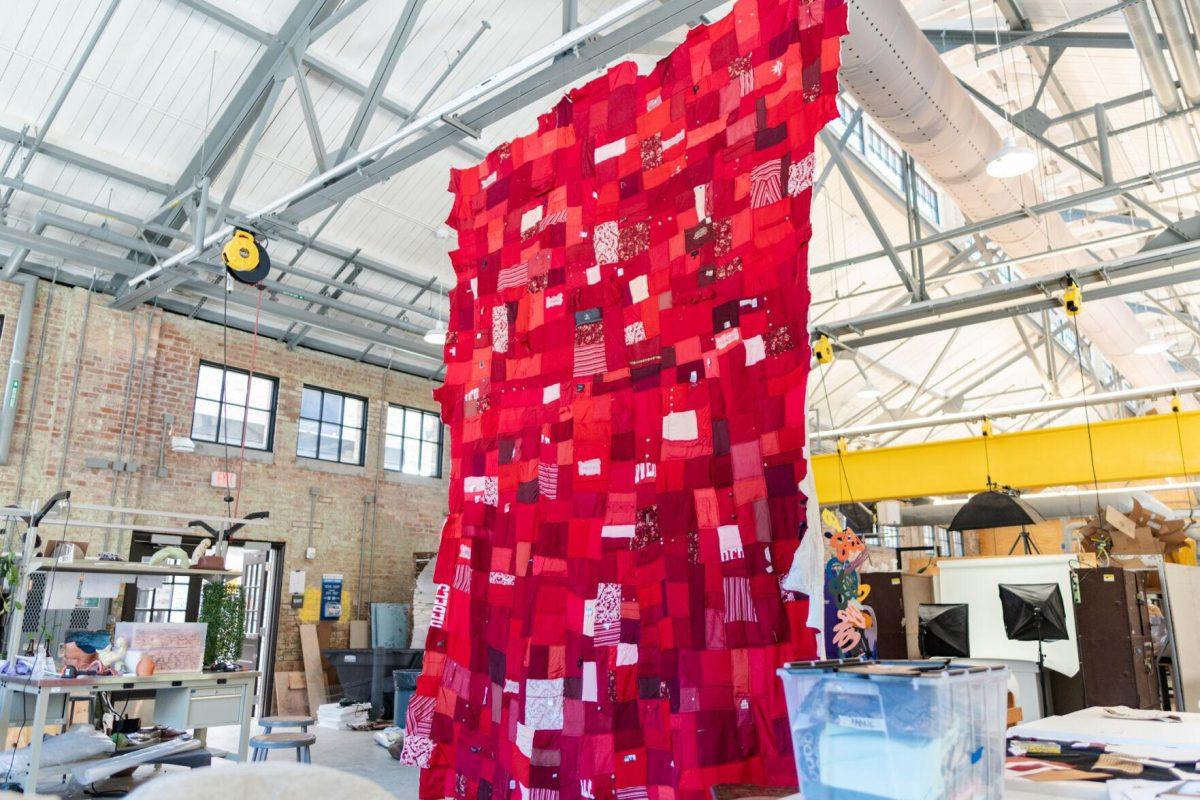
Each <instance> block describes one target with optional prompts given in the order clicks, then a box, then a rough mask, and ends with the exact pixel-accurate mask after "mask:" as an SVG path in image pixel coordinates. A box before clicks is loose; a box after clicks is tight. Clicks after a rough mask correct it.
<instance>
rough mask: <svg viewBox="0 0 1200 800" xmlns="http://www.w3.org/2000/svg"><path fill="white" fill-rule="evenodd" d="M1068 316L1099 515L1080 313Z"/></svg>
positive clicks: (1098, 483) (1094, 453) (1097, 477)
mask: <svg viewBox="0 0 1200 800" xmlns="http://www.w3.org/2000/svg"><path fill="white" fill-rule="evenodd" d="M1068 318H1069V319H1070V320H1071V324H1072V326H1073V328H1074V331H1075V360H1076V366H1077V367H1078V368H1079V386H1080V392H1081V394H1082V396H1083V397H1084V403H1083V421H1084V426H1085V429H1086V430H1087V441H1088V461H1089V463H1090V464H1091V467H1092V488H1093V489H1095V492H1096V516H1097V517H1099V516H1101V514H1102V511H1103V510H1102V509H1101V507H1100V478H1099V476H1098V474H1097V473H1096V444H1095V441H1094V440H1093V439H1092V415H1091V412H1090V410H1089V406H1088V403H1087V400H1086V398H1087V374H1086V373H1085V372H1084V368H1083V339H1081V338H1080V335H1079V314H1078V313H1075V314H1070V315H1069V317H1068Z"/></svg>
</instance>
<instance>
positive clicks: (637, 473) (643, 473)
mask: <svg viewBox="0 0 1200 800" xmlns="http://www.w3.org/2000/svg"><path fill="white" fill-rule="evenodd" d="M657 475H658V466H657V465H655V463H654V462H653V461H642V462H640V463H638V464H635V465H634V467H633V482H634V483H641V482H642V481H650V480H654V478H655V477H656V476H657Z"/></svg>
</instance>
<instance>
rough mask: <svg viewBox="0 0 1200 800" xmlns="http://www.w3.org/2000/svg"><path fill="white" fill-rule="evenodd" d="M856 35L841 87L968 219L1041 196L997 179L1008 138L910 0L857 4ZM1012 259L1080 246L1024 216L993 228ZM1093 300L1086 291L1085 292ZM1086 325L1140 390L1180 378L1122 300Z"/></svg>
mask: <svg viewBox="0 0 1200 800" xmlns="http://www.w3.org/2000/svg"><path fill="white" fill-rule="evenodd" d="M848 6H849V9H850V33H849V35H848V36H847V37H846V38H845V39H844V40H843V44H842V70H841V81H842V86H843V87H844V88H845V89H846V90H848V91H849V92H850V93H851V94H852V95H853V96H854V98H855V99H856V100H857V101H858V103H859V105H861V106H862V107H863V110H864V111H865V112H866V113H867V114H869V115H870V116H871V118H872V119H873V120H874V121H875V122H876V123H877V124H878V125H880V126H881V127H882V128H883V129H884V130H886V131H887V132H888V134H890V135H891V136H892V137H893V138H894V139H896V140H897V141H898V142H899V143H900V145H901V146H902V147H904V149H906V150H907V151H908V152H909V153H911V154H912V156H913V157H914V158H915V159H916V160H917V161H918V162H920V164H921V166H922V167H924V168H925V170H926V171H927V172H928V173H929V175H930V176H931V177H932V178H933V179H934V180H935V181H936V182H937V183H938V184H939V185H940V186H941V188H942V190H943V191H945V192H946V194H948V195H949V196H950V198H951V199H952V200H953V201H954V202H955V204H956V205H957V206H958V208H959V209H960V210H961V211H962V213H963V214H964V215H965V216H966V217H967V219H969V220H982V219H987V218H990V217H994V216H996V215H998V214H1006V213H1010V212H1012V211H1017V210H1019V209H1021V208H1022V207H1026V206H1030V205H1034V204H1036V203H1037V202H1039V201H1040V200H1041V199H1042V198H1041V193H1040V192H1039V191H1038V188H1037V185H1036V184H1035V183H1034V181H1033V180H1031V179H1030V178H1029V177H1028V176H1025V177H1022V178H1017V179H1009V180H997V179H995V178H992V177H991V176H989V175H988V174H987V162H988V159H989V158H990V157H991V156H992V155H993V154H994V153H995V152H996V151H997V150H999V149H1000V145H1001V137H1000V134H999V133H997V131H996V129H995V128H994V127H992V125H991V123H990V122H988V120H987V119H986V118H985V117H984V116H983V114H982V112H981V111H980V110H979V108H978V106H977V105H976V104H975V101H974V100H973V99H972V98H971V97H970V96H969V95H968V94H967V92H966V90H965V89H963V88H962V86H960V85H959V83H958V81H957V80H956V79H955V77H954V75H953V74H951V72H950V70H949V69H948V68H947V67H946V65H945V63H944V62H943V61H942V60H941V58H940V57H939V56H938V54H937V51H936V50H934V48H933V45H931V44H930V43H929V41H928V40H927V39H926V37H925V35H924V34H923V33H922V32H921V30H920V29H919V28H918V27H917V24H916V23H915V22H914V21H913V18H912V16H911V15H910V14H909V13H908V11H907V9H905V7H904V4H903V3H902V2H901V0H848ZM988 235H989V236H990V237H991V238H992V239H994V240H995V241H996V242H997V243H999V244H1000V245H1001V246H1002V247H1003V248H1004V250H1005V252H1006V253H1007V254H1008V255H1009V256H1011V257H1013V258H1017V257H1020V256H1025V255H1031V254H1033V253H1038V252H1042V251H1045V250H1049V249H1053V248H1055V247H1066V246H1069V245H1077V244H1078V240H1076V239H1075V238H1074V236H1073V235H1072V234H1071V232H1070V231H1069V230H1068V229H1067V226H1066V224H1065V223H1064V222H1063V221H1062V219H1061V218H1060V217H1058V216H1057V215H1053V216H1047V217H1043V218H1042V219H1040V220H1038V221H1034V220H1033V219H1029V218H1025V219H1022V220H1020V221H1018V222H1014V223H1010V224H1008V225H1004V226H1001V227H997V228H992V229H991V230H990V231H989V234H988ZM1091 260H1092V259H1091V257H1090V256H1088V255H1087V254H1086V253H1085V252H1078V253H1071V254H1063V255H1058V256H1055V257H1053V258H1051V259H1046V260H1038V261H1031V262H1028V263H1026V264H1023V265H1022V270H1023V271H1024V272H1026V273H1027V274H1030V275H1037V274H1039V273H1042V272H1050V271H1052V270H1053V271H1059V270H1062V269H1063V268H1069V267H1071V266H1073V265H1082V264H1086V263H1090V262H1091ZM1085 300H1086V297H1085ZM1078 319H1079V328H1080V331H1081V332H1082V333H1083V334H1084V335H1086V336H1087V337H1088V338H1089V339H1090V340H1091V341H1092V342H1093V343H1094V344H1095V345H1096V346H1097V347H1098V348H1099V349H1100V351H1101V352H1102V353H1104V355H1105V356H1106V357H1107V358H1108V360H1109V361H1110V362H1111V363H1112V364H1113V366H1115V367H1116V368H1117V369H1118V370H1120V372H1121V373H1122V374H1123V375H1124V376H1125V377H1126V378H1127V379H1128V380H1129V382H1130V383H1132V384H1133V385H1134V386H1149V385H1154V384H1163V383H1171V382H1173V381H1174V380H1176V377H1177V376H1176V375H1175V374H1174V372H1173V371H1172V369H1171V367H1170V365H1169V364H1168V362H1167V359H1166V357H1165V356H1163V355H1161V354H1160V355H1154V356H1142V355H1137V354H1136V353H1135V352H1134V351H1135V350H1136V349H1137V347H1138V346H1139V345H1142V344H1144V343H1145V342H1146V341H1148V339H1149V336H1148V334H1147V333H1146V331H1145V329H1143V328H1142V326H1141V324H1140V323H1139V322H1138V321H1137V319H1136V317H1135V316H1134V314H1133V312H1132V311H1130V310H1129V307H1128V306H1127V305H1125V303H1124V302H1123V301H1122V300H1120V299H1113V300H1102V301H1096V302H1092V303H1087V304H1086V305H1085V309H1084V312H1083V314H1081V315H1080V316H1079V317H1078Z"/></svg>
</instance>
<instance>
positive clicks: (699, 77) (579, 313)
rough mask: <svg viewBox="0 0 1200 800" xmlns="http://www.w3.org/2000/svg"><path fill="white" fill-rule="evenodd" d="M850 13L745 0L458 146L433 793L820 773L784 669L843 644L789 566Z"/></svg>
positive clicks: (561, 799)
mask: <svg viewBox="0 0 1200 800" xmlns="http://www.w3.org/2000/svg"><path fill="white" fill-rule="evenodd" d="M845 29H846V10H845V7H844V0H739V2H737V3H736V4H735V6H734V7H733V10H732V11H731V12H730V14H729V15H728V16H726V17H725V18H723V19H721V20H720V21H718V22H715V23H714V24H712V25H708V26H700V27H697V28H695V29H693V30H692V31H691V32H690V33H689V34H688V36H687V39H686V41H685V42H684V43H683V44H682V45H680V46H679V48H678V49H676V50H675V51H674V52H673V53H672V54H671V55H670V56H668V57H667V58H666V59H664V60H662V61H661V62H659V63H658V64H657V66H656V67H655V68H654V69H653V71H652V72H650V73H649V74H648V75H639V74H638V72H637V69H636V67H635V65H634V64H633V63H631V62H625V63H622V64H619V65H617V66H615V67H613V68H612V69H610V70H609V71H608V72H607V73H606V74H604V75H602V76H601V77H599V78H597V79H596V80H594V81H592V82H590V83H588V84H587V85H586V86H583V87H582V88H579V89H576V90H574V91H572V92H571V93H570V94H569V95H568V96H567V97H565V98H564V99H563V100H562V101H561V102H559V103H558V104H557V105H556V106H555V107H554V108H553V110H551V111H550V112H549V113H548V114H545V115H544V116H542V117H541V118H540V119H539V122H538V128H537V131H536V132H535V133H532V134H530V135H528V136H524V137H522V138H519V139H516V140H514V141H513V142H511V143H509V144H506V145H503V146H501V147H499V148H498V149H496V150H495V151H494V152H492V153H491V154H490V155H489V156H488V158H487V159H486V161H484V162H483V163H482V164H480V165H478V166H477V167H474V168H471V169H464V170H460V171H456V172H455V173H454V174H453V176H452V179H451V190H452V191H453V193H454V196H455V201H454V206H453V210H452V211H451V214H450V218H449V223H450V224H451V225H452V226H453V227H454V228H455V230H456V231H457V232H458V244H459V247H458V249H457V250H456V251H455V252H454V253H453V254H452V256H451V257H452V260H453V263H454V267H455V269H456V271H457V288H456V289H455V290H454V292H453V293H452V296H451V319H450V325H449V328H450V335H449V338H448V341H447V344H446V351H445V352H446V361H447V371H446V382H445V385H444V386H443V387H442V388H441V389H440V390H439V392H438V396H439V400H440V401H441V403H442V413H443V418H444V419H445V422H446V423H447V424H448V425H449V426H450V431H451V462H452V463H451V471H450V504H449V516H448V518H447V520H446V523H445V527H444V530H443V534H442V543H441V549H440V551H439V556H438V560H437V568H436V575H435V581H436V583H437V600H436V603H435V609H434V613H433V619H432V623H431V626H430V630H429V636H428V640H427V643H426V647H427V650H426V654H425V667H424V674H423V675H422V676H421V678H420V680H419V682H418V686H417V692H416V696H415V697H414V698H413V700H412V703H411V705H410V706H409V711H408V719H407V728H406V730H407V736H406V738H405V742H404V753H403V760H404V761H406V762H407V763H412V764H417V765H419V766H421V767H423V768H424V769H423V771H422V774H421V789H420V796H421V797H422V798H450V797H453V798H464V799H466V800H476V799H478V800H490V799H491V798H497V799H500V798H503V799H504V800H510V798H522V800H576V798H617V799H618V800H667V799H668V798H669V799H670V800H699V798H706V797H708V795H707V791H708V787H710V786H712V785H713V784H717V783H738V782H746V783H758V784H763V783H768V784H789V783H791V784H794V782H795V780H796V778H795V768H794V764H793V757H792V746H791V738H790V733H789V727H788V723H787V714H786V710H785V703H784V698H783V694H782V689H781V687H780V685H779V682H778V680H777V678H776V676H775V669H776V668H777V667H778V666H779V665H780V664H782V663H783V662H785V661H788V660H794V659H804V658H813V657H816V655H817V644H816V631H815V630H813V629H812V628H809V627H808V625H807V624H806V621H807V619H808V616H809V607H808V606H809V598H808V597H806V596H804V595H803V594H799V593H796V592H793V591H789V590H787V589H784V588H782V587H781V585H780V581H781V578H782V577H783V576H784V575H785V574H786V573H787V572H788V569H789V567H790V566H791V564H792V560H793V554H794V553H795V551H796V549H797V546H798V544H799V543H800V541H801V539H802V537H804V536H805V530H806V525H805V497H804V495H803V494H802V493H801V492H800V490H799V488H798V484H799V483H800V481H801V480H802V479H803V478H804V477H805V474H806V470H807V466H806V461H805V457H804V445H805V384H806V380H807V378H808V372H809V358H810V352H809V344H808V335H807V333H806V328H807V326H806V323H807V316H808V305H809V294H808V285H807V284H808V282H807V245H808V241H809V238H810V235H811V227H810V223H809V210H810V203H811V195H812V185H813V165H814V156H813V142H814V137H815V135H816V133H817V132H818V131H819V130H820V129H821V128H822V126H824V125H825V123H826V122H827V121H828V120H830V119H832V118H833V117H834V116H835V115H836V113H837V111H836V106H835V95H836V91H837V67H838V55H839V37H840V36H841V35H842V34H843V33H844V32H845ZM813 535H817V536H819V535H820V531H815V532H814V534H813ZM814 602H816V603H820V602H821V600H820V598H814ZM818 616H819V612H818Z"/></svg>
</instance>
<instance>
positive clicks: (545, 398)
mask: <svg viewBox="0 0 1200 800" xmlns="http://www.w3.org/2000/svg"><path fill="white" fill-rule="evenodd" d="M560 397H562V385H561V384H557V383H552V384H550V385H549V386H547V387H546V388H544V389H542V402H543V403H552V402H554V401H555V400H557V399H558V398H560Z"/></svg>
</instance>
